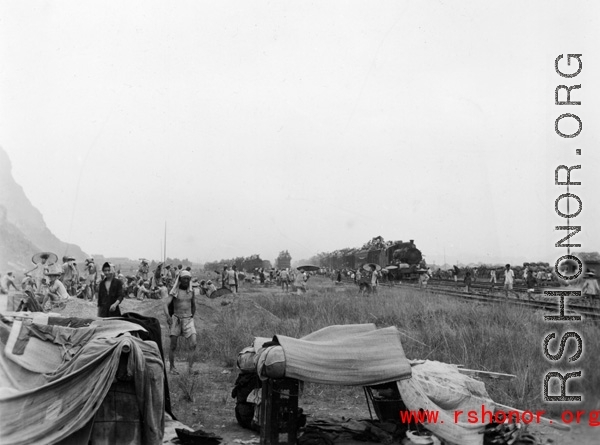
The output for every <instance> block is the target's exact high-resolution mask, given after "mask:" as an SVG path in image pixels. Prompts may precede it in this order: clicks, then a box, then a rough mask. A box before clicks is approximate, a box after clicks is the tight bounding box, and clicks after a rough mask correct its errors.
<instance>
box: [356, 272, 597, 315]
mask: <svg viewBox="0 0 600 445" xmlns="http://www.w3.org/2000/svg"><path fill="white" fill-rule="evenodd" d="M344 282H345V283H348V284H350V283H352V281H350V280H348V281H346V280H344ZM450 284H451V285H450ZM379 285H380V286H384V287H391V288H393V287H400V288H408V289H413V290H419V291H423V292H428V293H432V294H439V295H447V296H451V297H456V298H461V299H463V300H467V301H477V302H484V303H490V304H498V303H508V304H513V305H516V306H521V307H527V308H531V309H536V310H547V311H549V312H548V315H556V314H557V312H558V299H553V300H544V299H540V297H541V294H542V292H543V290H544V289H536V292H535V298H534V299H533V300H530V299H528V297H527V295H526V292H527V288H525V287H521V286H518V287H515V288H513V291H515V292H516V293H517V294H518V293H519V292H521V293H522V294H523V295H522V298H513V297H511V298H506V297H505V296H503V295H494V294H492V293H489V292H488V293H478V292H471V293H467V292H464V291H463V290H462V289H464V285H462V283H460V282H459V283H457V284H455V282H454V280H448V282H439V280H429V283H428V285H427V287H425V288H421V287H419V285H418V284H412V283H393V284H392V283H379ZM457 287H460V288H461V290H458V289H457ZM472 287H473V286H472ZM478 287H479V288H484V289H487V290H489V289H490V285H489V283H485V284H484V283H481V284H480V286H478ZM495 289H496V290H497V291H498V292H503V289H502V284H498V285H497V286H496V288H495ZM565 306H566V309H565V315H581V316H582V317H583V319H588V320H600V306H592V305H584V304H577V303H570V302H568V301H566V305H565Z"/></svg>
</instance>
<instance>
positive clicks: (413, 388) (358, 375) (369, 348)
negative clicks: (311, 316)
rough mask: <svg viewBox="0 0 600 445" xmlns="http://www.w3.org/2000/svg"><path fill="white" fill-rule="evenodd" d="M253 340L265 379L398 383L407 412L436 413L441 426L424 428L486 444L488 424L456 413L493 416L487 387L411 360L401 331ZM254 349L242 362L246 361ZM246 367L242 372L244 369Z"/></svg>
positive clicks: (466, 444) (354, 330)
mask: <svg viewBox="0 0 600 445" xmlns="http://www.w3.org/2000/svg"><path fill="white" fill-rule="evenodd" d="M264 340H265V339H263V338H261V339H258V340H257V341H255V342H254V348H253V349H254V351H256V355H255V357H254V363H255V364H256V372H257V374H258V375H259V376H260V377H261V378H282V377H289V378H294V379H298V380H303V381H305V382H311V383H321V384H330V385H349V386H354V385H356V386H374V385H377V384H380V383H386V382H394V381H396V382H397V386H398V390H399V392H400V396H401V398H402V401H403V402H404V404H405V406H406V408H407V409H408V410H412V411H414V412H418V411H419V410H421V409H423V410H425V411H430V412H433V411H435V412H438V413H439V420H438V422H437V423H428V424H427V425H426V427H427V428H428V429H430V430H431V431H432V432H433V433H434V434H436V435H437V436H439V437H440V438H442V439H444V440H445V441H446V442H447V443H449V444H455V445H482V444H483V430H484V428H485V423H483V422H479V423H477V424H470V423H468V422H467V421H466V420H467V418H466V414H465V415H464V416H463V417H462V418H459V419H457V420H455V418H454V413H455V411H458V410H462V411H463V412H464V413H467V412H468V411H472V410H474V411H477V412H481V411H482V410H486V411H491V412H494V410H495V408H496V405H495V403H494V402H493V401H492V400H491V399H490V397H489V395H488V394H487V391H486V389H485V385H484V384H483V382H481V381H479V380H475V379H473V378H471V377H469V376H467V375H464V374H461V373H460V372H459V370H458V367H457V366H455V365H448V364H445V363H441V362H433V361H425V360H423V361H412V362H411V361H409V360H408V359H407V358H406V356H405V355H404V351H403V349H402V344H401V342H400V332H399V331H398V330H397V329H396V328H395V327H388V328H382V329H377V328H376V327H375V325H373V324H361V325H342V326H329V327H327V328H324V329H321V330H319V331H316V332H313V333H312V334H309V335H307V336H305V337H302V338H301V339H295V338H291V337H286V336H283V335H276V336H275V337H274V338H273V342H270V343H267V345H268V347H260V346H262V345H263V344H264ZM267 340H268V339H267ZM250 350H251V348H247V349H245V350H244V351H242V353H240V357H239V358H238V363H241V362H242V363H247V362H248V359H249V356H248V355H249V353H250ZM242 369H244V368H242Z"/></svg>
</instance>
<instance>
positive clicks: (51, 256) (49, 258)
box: [31, 252, 58, 266]
mask: <svg viewBox="0 0 600 445" xmlns="http://www.w3.org/2000/svg"><path fill="white" fill-rule="evenodd" d="M44 258H45V259H46V264H47V265H48V266H49V265H51V264H54V263H56V262H57V261H58V256H57V255H56V254H55V253H52V252H38V253H36V254H35V255H34V256H32V257H31V261H32V262H33V264H39V263H41V262H42V259H44Z"/></svg>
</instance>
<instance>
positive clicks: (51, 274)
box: [42, 264, 69, 311]
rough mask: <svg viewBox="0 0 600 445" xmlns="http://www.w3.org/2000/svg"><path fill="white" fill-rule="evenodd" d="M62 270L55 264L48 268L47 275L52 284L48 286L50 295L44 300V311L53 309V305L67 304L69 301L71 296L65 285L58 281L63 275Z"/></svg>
mask: <svg viewBox="0 0 600 445" xmlns="http://www.w3.org/2000/svg"><path fill="white" fill-rule="evenodd" d="M62 272H63V271H62V269H61V267H60V266H59V265H58V264H53V265H52V266H50V267H49V268H48V271H47V272H46V275H47V276H48V280H50V284H49V285H48V293H47V294H46V296H45V297H44V299H43V300H42V308H43V309H44V311H49V310H50V309H52V303H60V302H66V301H68V300H69V294H68V293H67V289H66V288H65V285H64V284H63V283H62V282H61V281H60V280H59V279H58V278H59V277H60V276H61V275H62Z"/></svg>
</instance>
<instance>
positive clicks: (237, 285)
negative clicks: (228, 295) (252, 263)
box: [231, 264, 240, 294]
mask: <svg viewBox="0 0 600 445" xmlns="http://www.w3.org/2000/svg"><path fill="white" fill-rule="evenodd" d="M231 268H232V269H233V275H234V277H235V292H234V293H236V294H237V293H238V292H239V291H240V288H239V286H240V277H239V274H238V271H237V266H236V265H235V264H234V265H233V266H231Z"/></svg>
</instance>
